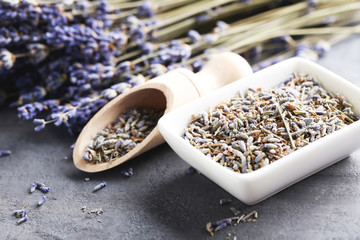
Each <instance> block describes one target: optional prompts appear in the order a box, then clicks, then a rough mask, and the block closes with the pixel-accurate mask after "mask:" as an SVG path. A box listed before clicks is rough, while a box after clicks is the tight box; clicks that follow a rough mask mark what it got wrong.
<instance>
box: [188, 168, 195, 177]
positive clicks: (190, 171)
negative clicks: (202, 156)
mask: <svg viewBox="0 0 360 240" xmlns="http://www.w3.org/2000/svg"><path fill="white" fill-rule="evenodd" d="M195 171H196V169H195V168H193V167H189V168H188V169H187V171H186V173H187V174H188V175H191V174H194V173H195Z"/></svg>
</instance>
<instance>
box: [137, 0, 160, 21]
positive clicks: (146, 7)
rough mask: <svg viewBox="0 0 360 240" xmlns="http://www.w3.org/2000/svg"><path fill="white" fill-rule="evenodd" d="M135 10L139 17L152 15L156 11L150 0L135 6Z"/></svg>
mask: <svg viewBox="0 0 360 240" xmlns="http://www.w3.org/2000/svg"><path fill="white" fill-rule="evenodd" d="M137 10H138V12H139V15H140V16H141V17H145V18H150V17H154V16H155V12H156V5H155V4H154V3H152V2H151V1H148V0H145V1H143V2H142V3H141V5H139V6H138V7H137Z"/></svg>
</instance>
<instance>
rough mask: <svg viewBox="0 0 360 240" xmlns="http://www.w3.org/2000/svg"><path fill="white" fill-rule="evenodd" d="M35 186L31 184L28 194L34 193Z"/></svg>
mask: <svg viewBox="0 0 360 240" xmlns="http://www.w3.org/2000/svg"><path fill="white" fill-rule="evenodd" d="M37 186H38V185H37V184H36V183H33V185H31V188H30V193H33V192H34V191H35V189H36V188H37Z"/></svg>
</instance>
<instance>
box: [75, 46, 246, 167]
mask: <svg viewBox="0 0 360 240" xmlns="http://www.w3.org/2000/svg"><path fill="white" fill-rule="evenodd" d="M250 74H252V69H251V67H250V65H249V64H248V63H247V62H246V60H244V59H243V58H242V57H240V56H239V55H238V54H235V53H230V52H222V53H218V54H214V55H213V56H212V57H211V60H210V61H209V62H208V63H207V64H206V65H205V67H204V68H203V69H202V70H201V71H200V72H199V73H197V74H194V73H193V72H191V71H189V70H187V69H182V68H180V69H175V70H173V71H169V72H168V73H166V74H163V75H161V76H159V77H156V78H155V79H153V80H151V81H148V82H146V83H144V84H141V85H138V86H136V87H134V88H132V89H131V90H130V91H128V92H126V93H123V94H121V95H119V96H118V97H116V98H114V99H113V100H112V101H110V102H109V103H107V104H106V105H105V106H104V107H103V108H102V109H100V111H99V112H97V113H96V114H95V115H94V117H93V118H92V119H90V121H89V122H88V123H87V124H86V126H85V127H84V128H83V130H82V131H81V133H80V135H79V137H78V139H77V140H76V143H75V147H74V150H73V161H74V164H75V166H76V167H77V168H79V169H80V170H82V171H85V172H100V171H104V170H107V169H110V168H113V167H115V166H117V165H119V164H121V163H123V162H125V161H127V160H129V159H131V158H133V157H135V156H137V155H139V154H141V153H143V152H146V151H147V150H149V149H151V148H153V147H155V146H157V145H159V144H161V143H163V142H164V141H165V140H164V138H163V137H162V135H161V134H160V132H159V130H158V127H157V126H156V127H155V128H154V129H153V130H152V131H151V133H150V134H149V135H148V136H147V137H146V138H145V139H144V140H143V141H142V142H141V143H140V144H138V145H137V146H136V147H135V148H134V149H132V150H131V151H130V152H128V153H127V154H125V155H123V156H122V157H120V158H118V159H117V160H114V161H112V162H111V163H108V162H106V163H96V164H95V163H87V162H86V161H85V160H83V159H82V156H83V155H84V153H85V150H86V147H87V145H88V144H89V142H90V141H91V140H92V139H94V138H95V136H96V133H97V132H98V131H100V130H102V129H104V128H105V127H106V126H107V125H108V124H109V123H112V122H114V121H115V120H116V119H117V118H118V116H119V115H120V114H121V113H122V112H123V111H124V110H126V109H128V108H145V107H150V108H157V109H163V110H165V113H168V112H170V111H172V110H173V109H175V108H177V107H179V106H181V105H183V104H185V103H188V102H190V101H193V100H194V99H197V98H199V97H201V96H203V95H206V94H207V93H209V92H211V91H213V90H216V89H218V88H220V87H222V86H224V85H226V84H228V83H231V82H233V81H235V80H238V79H240V78H242V77H244V76H247V75H250ZM165 113H164V114H165Z"/></svg>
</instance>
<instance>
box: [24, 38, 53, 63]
mask: <svg viewBox="0 0 360 240" xmlns="http://www.w3.org/2000/svg"><path fill="white" fill-rule="evenodd" d="M26 47H27V48H28V50H29V59H30V62H32V63H34V64H39V63H40V62H42V61H43V60H44V59H45V58H46V57H47V56H48V55H49V48H48V47H47V46H46V45H44V44H41V43H31V44H28V45H27V46H26Z"/></svg>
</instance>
